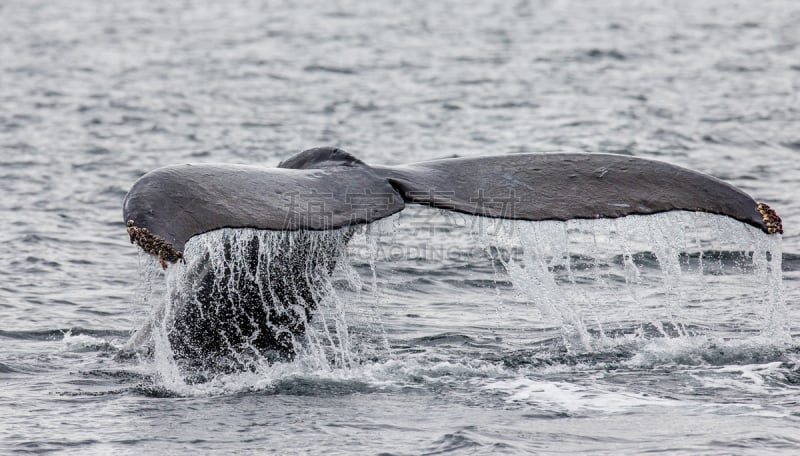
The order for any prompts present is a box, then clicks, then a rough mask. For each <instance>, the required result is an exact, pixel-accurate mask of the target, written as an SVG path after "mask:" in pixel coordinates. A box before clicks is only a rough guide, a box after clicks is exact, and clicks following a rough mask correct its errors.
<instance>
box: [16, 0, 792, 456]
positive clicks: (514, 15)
mask: <svg viewBox="0 0 800 456" xmlns="http://www.w3.org/2000/svg"><path fill="white" fill-rule="evenodd" d="M798 24H800V3H797V2H795V1H792V0H774V1H771V0H767V1H760V2H745V1H741V2H740V1H722V0H709V1H703V2H692V1H688V0H687V1H639V2H636V1H616V0H611V1H606V2H589V1H524V0H522V1H511V2H509V1H499V0H488V1H480V2H478V1H475V2H471V1H439V2H426V1H410V0H396V1H392V2H355V1H351V0H343V1H333V2H312V1H305V2H304V1H293V2H279V1H263V2H257V1H248V0H233V1H228V2H212V1H206V0H201V1H196V2H155V1H140V0H128V1H125V2H104V1H99V0H85V1H78V0H76V1H41V0H3V1H2V2H0V453H2V454H26V453H37V454H40V453H58V454H81V455H84V454H119V455H124V454H147V453H149V454H282V455H283V454H326V455H331V454H397V455H417V454H641V453H666V454H737V455H739V454H781V453H783V454H797V453H798V452H800V432H798V428H800V343H799V342H798V341H800V286H798V280H800V235H798V233H799V232H798V229H797V227H798V226H800V198H798V196H800V128H798V127H800V96H798V93H800V27H799V26H798ZM322 145H332V146H338V147H341V148H343V149H345V150H348V151H350V152H351V153H353V154H354V155H356V156H358V157H359V158H361V159H363V160H364V161H366V162H367V163H371V164H399V163H408V162H413V161H422V160H429V159H435V158H445V157H456V156H458V157H469V156H479V155H490V154H491V155H496V154H514V153H522V152H537V153H552V152H588V153H601V152H602V153H617V154H626V155H634V156H637V157H646V158H655V159H659V160H664V161H667V162H670V163H674V164H678V165H682V166H686V167H689V168H692V169H696V170H699V171H703V172H706V173H709V174H712V175H714V176H716V177H719V178H721V179H724V180H726V181H728V182H730V183H732V184H734V185H736V186H738V187H740V188H742V189H744V190H745V191H746V192H748V193H749V194H751V195H753V196H754V198H756V199H757V200H759V201H764V202H767V203H769V204H770V205H771V206H772V207H773V208H775V209H776V210H777V211H778V213H779V214H780V215H781V216H782V217H783V221H784V227H785V229H786V233H785V235H783V236H782V237H779V236H766V235H764V234H762V233H761V232H758V231H757V230H754V229H752V228H749V227H746V226H744V225H743V224H740V223H738V222H734V221H732V220H729V219H726V218H724V217H719V216H712V215H704V214H694V213H672V214H661V215H657V216H649V217H630V218H626V219H621V220H617V221H614V220H598V221H575V222H569V223H561V222H540V223H530V222H506V223H501V224H498V223H497V222H496V221H494V222H493V221H489V220H486V219H479V218H474V217H466V216H459V215H452V214H447V213H443V212H440V211H438V210H432V209H426V208H409V209H407V210H405V211H403V212H402V213H401V214H399V216H394V217H392V218H390V219H387V220H384V221H381V222H378V223H375V224H373V225H370V226H368V227H364V228H363V229H361V230H359V232H358V233H356V235H355V236H354V238H353V240H352V241H351V242H350V244H349V247H348V249H347V252H346V254H345V255H343V257H342V258H340V259H339V264H338V266H337V269H336V270H335V271H334V275H333V277H332V278H331V279H330V281H329V282H326V283H325V285H326V286H327V287H328V288H329V298H328V299H327V300H326V301H325V302H323V303H322V304H321V308H320V309H319V312H318V314H319V315H318V318H317V319H315V320H314V326H313V327H312V328H310V331H309V334H312V335H313V336H315V338H314V339H313V340H312V341H311V342H309V343H308V344H307V345H306V346H305V347H306V350H305V351H303V353H302V354H301V356H298V358H297V359H296V360H294V361H292V362H272V363H269V362H266V361H264V362H263V363H261V364H260V365H258V366H256V368H254V369H252V370H249V371H247V372H244V373H238V374H236V373H231V374H224V375H222V374H220V375H218V376H215V377H212V378H209V379H207V381H205V382H199V383H198V382H193V381H191V379H190V377H191V375H190V373H187V372H182V371H181V370H180V369H179V368H178V367H177V366H176V364H175V363H174V361H173V360H171V359H170V356H169V350H165V349H164V347H163V344H161V345H159V344H158V343H156V345H155V348H154V349H153V350H151V351H150V352H147V351H143V350H138V351H137V350H136V349H135V347H134V345H135V344H134V343H133V341H132V339H131V338H132V337H133V335H134V334H136V332H137V330H139V329H141V328H143V327H146V326H147V322H148V321H149V320H148V319H149V318H152V316H153V315H154V311H155V310H157V309H159V308H163V307H164V306H165V305H166V306H168V305H169V304H168V303H165V301H164V299H165V296H169V289H170V287H171V286H174V283H175V280H176V277H177V278H179V277H180V274H182V269H181V266H180V265H177V266H174V267H170V268H169V269H168V270H167V271H166V272H164V271H162V270H161V269H160V268H158V267H157V266H156V264H155V262H154V261H153V260H152V259H151V258H148V257H147V256H145V255H143V254H140V253H139V252H138V251H137V249H136V248H135V247H134V246H132V245H131V244H130V243H129V242H128V235H127V233H126V232H125V226H124V224H123V220H122V200H123V198H124V196H125V194H126V192H127V190H128V189H129V188H130V187H131V185H132V184H133V183H134V182H135V180H136V179H137V178H139V177H140V176H142V175H143V174H144V173H146V172H147V171H149V170H151V169H154V168H156V167H159V166H164V165H168V164H174V163H187V162H229V163H245V164H260V165H267V166H274V165H276V164H277V163H278V162H279V161H280V160H282V159H285V158H287V157H288V156H290V155H292V154H294V153H296V152H299V151H301V150H303V149H306V148H310V147H315V146H322ZM244 231H246V230H239V231H232V232H224V233H222V232H217V233H210V234H208V235H204V236H199V237H197V238H196V239H194V240H193V243H191V245H190V246H187V249H189V248H192V249H195V250H196V249H199V248H200V247H199V246H201V245H205V246H213V245H214V242H218V237H219V236H221V235H226V236H232V237H237V236H250V235H258V236H267V237H269V236H275V235H276V234H275V233H255V234H254V233H247V232H244ZM214 236H217V238H215V237H214ZM139 334H141V333H139ZM156 339H157V338H156Z"/></svg>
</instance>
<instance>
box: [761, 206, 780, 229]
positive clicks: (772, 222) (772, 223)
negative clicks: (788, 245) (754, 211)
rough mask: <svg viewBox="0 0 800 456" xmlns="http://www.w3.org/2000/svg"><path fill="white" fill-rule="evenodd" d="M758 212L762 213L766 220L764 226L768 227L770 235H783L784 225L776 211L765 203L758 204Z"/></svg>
mask: <svg viewBox="0 0 800 456" xmlns="http://www.w3.org/2000/svg"><path fill="white" fill-rule="evenodd" d="M758 212H759V213H761V217H762V218H763V219H764V225H766V226H767V232H768V233H769V234H775V233H779V234H783V223H782V222H781V218H780V217H779V216H778V213H777V212H775V210H774V209H772V208H771V207H769V206H768V205H766V204H764V203H758Z"/></svg>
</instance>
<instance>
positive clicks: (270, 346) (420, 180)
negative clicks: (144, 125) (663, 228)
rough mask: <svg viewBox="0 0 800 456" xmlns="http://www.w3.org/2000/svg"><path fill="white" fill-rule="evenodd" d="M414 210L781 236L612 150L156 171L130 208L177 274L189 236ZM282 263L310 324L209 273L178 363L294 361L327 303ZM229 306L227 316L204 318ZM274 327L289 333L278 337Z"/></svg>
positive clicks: (744, 200) (691, 175) (181, 318)
mask: <svg viewBox="0 0 800 456" xmlns="http://www.w3.org/2000/svg"><path fill="white" fill-rule="evenodd" d="M406 204H422V205H427V206H432V207H436V208H442V209H448V210H452V211H457V212H462V213H466V214H473V215H480V216H485V217H499V218H506V219H515V220H532V221H536V220H570V219H594V218H615V217H623V216H627V215H646V214H654V213H659V212H666V211H675V210H682V211H701V212H709V213H714V214H720V215H725V216H728V217H732V218H734V219H736V220H738V221H740V222H743V223H746V224H749V225H752V226H754V227H757V228H759V229H761V230H762V231H764V232H765V233H768V234H773V233H782V232H783V228H782V225H781V221H780V218H779V217H778V216H777V214H776V213H775V212H774V211H773V210H772V209H770V208H769V206H767V205H766V204H763V203H757V202H756V201H754V200H753V199H752V198H751V197H750V196H749V195H747V194H746V193H744V192H743V191H741V190H739V189H738V188H736V187H734V186H732V185H730V184H728V183H726V182H724V181H722V180H719V179H717V178H714V177H712V176H709V175H706V174H703V173H700V172H696V171H692V170H689V169H686V168H682V167H679V166H675V165H671V164H669V163H665V162H661V161H656V160H648V159H642V158H635V157H631V156H624V155H608V154H516V155H504V156H488V157H476V158H449V159H442V160H434V161H427V162H421V163H414V164H409V165H401V166H370V165H367V164H366V163H364V162H363V161H361V160H359V159H358V158H356V157H354V156H353V155H351V154H349V153H347V152H345V151H343V150H341V149H337V148H332V147H320V148H315V149H310V150H306V151H304V152H301V153H299V154H297V155H295V156H293V157H291V158H289V159H287V160H284V161H283V162H281V163H280V164H279V165H278V167H277V168H267V167H260V166H246V165H228V164H195V165H192V164H186V165H174V166H167V167H164V168H159V169H156V170H154V171H151V172H149V173H147V174H146V175H144V176H143V177H141V178H140V179H139V180H138V181H137V182H136V183H135V184H134V185H133V187H132V188H131V189H130V191H129V192H128V194H127V196H126V197H125V201H124V203H123V212H124V220H125V222H126V223H127V227H128V233H129V235H130V238H131V242H135V243H136V244H138V245H139V246H140V247H142V248H143V249H144V250H145V251H146V252H148V253H150V254H153V255H155V256H157V257H158V258H159V260H160V262H161V265H162V266H163V267H164V268H166V267H167V265H168V264H169V263H174V262H176V261H181V260H182V259H183V250H184V246H185V244H186V242H187V241H188V240H189V239H190V238H192V237H193V236H196V235H198V234H202V233H206V232H209V231H213V230H217V229H220V228H256V229H262V230H279V231H297V230H304V231H314V230H330V229H336V228H342V227H348V226H354V225H358V224H364V223H369V222H372V221H375V220H379V219H381V218H384V217H387V216H390V215H392V214H394V213H396V212H398V211H401V210H402V209H403V208H404V207H405V205H406ZM295 247H297V246H295ZM341 247H342V246H338V245H330V246H328V248H324V249H322V251H321V252H320V251H315V252H306V253H305V254H306V255H313V256H314V258H312V260H313V261H320V262H327V263H325V264H324V266H325V268H327V269H328V270H332V269H333V267H334V266H335V257H336V254H337V252H338V249H340V248H341ZM253 250H258V249H257V246H254V249H253ZM293 254H294V255H298V254H302V252H298V251H295V252H294V253H293ZM277 260H278V261H272V262H271V264H272V265H273V266H272V267H271V268H270V270H269V271H266V272H265V271H263V270H262V271H261V273H262V274H267V275H269V278H270V279H271V281H270V282H269V283H287V284H288V283H289V282H292V283H291V288H292V293H284V292H282V291H281V290H274V291H275V293H271V295H270V296H271V297H270V298H268V300H292V299H299V300H300V301H302V302H303V308H304V309H305V315H298V314H297V313H296V311H295V313H292V312H286V311H280V312H279V311H277V310H275V309H277V308H282V309H283V308H286V307H293V308H296V307H297V306H286V305H285V304H287V303H281V304H284V305H282V306H276V305H275V304H276V303H275V302H264V297H263V295H262V296H259V295H258V293H256V292H255V291H254V288H255V285H253V284H248V283H239V284H238V285H237V286H239V287H240V288H241V289H240V290H239V291H238V292H237V293H236V294H235V295H236V296H237V298H236V301H237V302H221V301H225V300H226V299H230V298H225V297H224V296H221V295H220V294H219V293H216V292H214V289H213V287H211V285H210V283H211V281H214V280H216V281H219V280H220V279H224V277H223V278H221V277H214V276H213V274H208V273H207V271H206V274H205V276H204V277H205V280H207V281H209V284H207V285H208V286H205V287H203V286H201V287H200V290H201V291H200V292H198V296H197V298H196V299H194V300H192V302H191V303H188V304H183V305H181V306H180V307H179V310H178V312H177V313H176V316H175V323H174V326H173V328H172V330H171V332H170V335H169V339H170V343H171V345H172V348H173V351H174V353H175V356H176V358H178V359H179V360H182V362H184V364H188V365H195V366H199V367H201V368H220V366H221V365H222V366H223V368H230V366H231V365H235V364H236V363H235V362H233V363H232V362H231V360H230V357H226V356H225V353H227V352H229V351H230V350H234V351H235V350H237V349H239V348H242V347H243V345H242V344H244V343H246V344H247V348H248V349H251V350H252V348H253V347H256V348H257V349H259V350H264V351H270V352H275V353H278V354H279V355H281V356H288V357H291V356H292V353H293V350H292V347H293V342H292V340H293V339H294V338H295V337H297V336H298V335H301V334H302V333H303V330H304V325H303V324H300V323H299V322H300V321H307V319H308V318H310V316H311V312H312V311H313V308H314V306H315V305H316V304H315V301H314V298H313V293H311V292H310V290H308V289H307V288H308V284H307V281H302V280H294V281H293V278H297V277H298V274H301V273H302V271H297V270H294V269H293V268H294V266H293V264H297V262H293V261H290V260H288V259H286V258H283V259H281V258H278V259H277ZM199 263H202V261H200V262H199ZM252 263H253V262H251V267H252V268H256V266H255V265H253V264H252ZM195 267H198V266H197V265H195ZM199 267H202V264H201V265H200V266H199ZM251 272H253V271H251ZM219 274H223V275H230V274H234V272H233V271H230V270H226V271H224V272H222V273H220V272H219V271H217V275H219ZM276 279H280V280H282V281H283V282H281V281H280V280H277V281H276ZM301 282H302V283H301ZM217 283H219V282H217ZM287 286H288V285H287ZM297 296H300V298H296V297H297ZM220 305H222V306H223V307H224V308H225V309H227V311H226V312H207V310H208V309H210V308H214V309H219V308H220ZM304 318H305V320H304ZM262 322H269V324H264V323H262ZM276 324H277V325H279V326H280V327H282V328H284V329H285V330H282V331H275V330H274V328H275V327H276ZM221 359H222V360H224V361H220V360H221ZM224 366H227V367H224Z"/></svg>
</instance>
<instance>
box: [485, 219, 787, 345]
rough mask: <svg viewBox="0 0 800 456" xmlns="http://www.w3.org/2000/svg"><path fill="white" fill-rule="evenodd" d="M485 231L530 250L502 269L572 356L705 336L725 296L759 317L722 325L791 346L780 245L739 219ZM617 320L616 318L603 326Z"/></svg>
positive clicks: (504, 244) (497, 224) (494, 240)
mask: <svg viewBox="0 0 800 456" xmlns="http://www.w3.org/2000/svg"><path fill="white" fill-rule="evenodd" d="M482 227H483V228H482V231H481V232H480V233H478V234H479V235H480V236H479V237H480V238H481V239H482V240H483V242H484V243H486V244H487V245H497V246H498V248H499V250H507V251H511V250H512V249H513V248H514V247H517V246H519V247H521V250H520V252H521V253H520V255H518V256H512V257H506V258H503V256H500V260H501V262H502V263H503V265H504V266H505V269H506V271H507V272H508V273H509V275H510V276H511V278H512V281H513V283H514V285H515V286H516V287H517V288H518V289H519V290H520V291H521V292H522V293H524V294H525V296H526V297H527V298H528V300H529V302H531V303H533V304H534V305H535V306H536V308H538V309H539V310H540V312H541V313H542V315H543V316H544V317H545V318H549V319H551V320H553V321H554V322H555V323H556V324H558V325H559V326H560V328H561V333H562V337H563V340H564V343H565V345H566V347H567V349H568V350H592V349H594V348H598V347H599V346H601V345H602V344H603V343H605V342H607V341H608V338H609V336H611V335H614V334H616V335H620V334H626V333H632V335H633V336H635V337H639V338H647V337H649V336H648V335H647V334H648V333H649V332H652V331H654V332H655V334H654V335H655V336H657V337H688V336H695V335H700V334H703V333H704V332H705V330H704V329H705V328H706V325H704V324H703V321H702V319H698V315H700V314H702V315H705V316H706V318H707V316H708V315H709V314H710V315H714V313H713V312H711V313H709V312H708V311H709V306H716V305H719V304H721V303H720V302H717V301H716V300H715V296H714V295H715V292H716V291H715V287H719V286H727V287H729V289H728V290H727V291H728V292H729V293H730V291H731V288H733V289H738V291H739V293H740V294H741V296H742V297H743V298H745V302H746V303H747V306H748V307H749V309H750V310H749V311H745V313H744V315H745V317H746V320H743V321H730V322H727V323H726V322H723V325H725V324H728V325H730V324H732V325H736V326H737V329H738V330H739V331H740V332H742V331H750V332H753V331H758V332H759V333H760V335H761V336H763V337H764V338H765V339H768V340H769V341H772V342H774V343H777V344H783V343H788V342H790V341H791V336H790V334H789V328H788V325H787V323H786V318H785V316H786V308H785V303H784V300H783V294H782V273H781V249H780V238H778V237H776V236H768V235H765V234H764V233H762V232H761V231H759V230H757V229H755V228H753V227H750V226H748V225H744V224H741V223H739V222H736V221H734V220H732V219H730V218H727V217H722V216H717V215H712V214H704V213H689V212H673V213H663V214H656V215H651V216H631V217H625V218H621V219H614V220H609V219H605V220H571V221H568V222H555V221H553V222H509V221H507V220H490V221H488V222H485V223H484V224H483V225H482ZM712 248H713V250H712ZM723 258H725V259H726V261H725V264H724V265H723ZM595 303H600V304H602V305H604V306H606V307H610V308H606V309H604V308H599V307H598V306H597V305H596V304H595ZM614 307H615V308H616V309H614ZM619 309H628V310H629V312H628V318H627V321H620V319H619V318H618V315H619V313H620V312H619ZM693 309H701V310H702V311H701V312H693V311H692V310H693ZM608 313H611V314H615V318H613V319H608V320H609V321H608V322H604V318H603V314H608ZM695 314H698V315H695ZM709 323H710V324H709V325H708V326H709V327H710V326H712V325H713V323H714V322H709ZM716 323H719V322H716ZM608 324H614V325H615V326H616V328H613V327H609V326H608Z"/></svg>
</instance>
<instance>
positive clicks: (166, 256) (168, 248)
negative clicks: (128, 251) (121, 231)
mask: <svg viewBox="0 0 800 456" xmlns="http://www.w3.org/2000/svg"><path fill="white" fill-rule="evenodd" d="M128 235H129V236H130V237H131V244H133V243H136V244H137V245H138V246H139V247H141V248H142V250H144V251H145V252H147V253H149V254H151V255H156V256H157V257H158V262H159V263H161V267H162V268H164V269H167V262H168V261H169V262H170V263H175V262H177V261H178V260H181V261H183V253H182V252H178V251H177V250H175V249H174V248H173V247H172V244H170V243H169V242H167V241H165V240H163V239H161V238H159V237H158V236H156V235H155V234H153V233H151V232H150V231H148V230H147V228H138V227H137V226H136V224H135V223H134V221H133V220H128Z"/></svg>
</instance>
